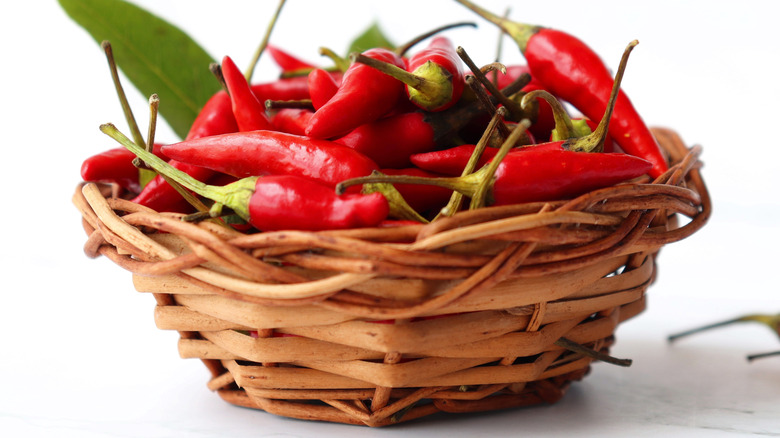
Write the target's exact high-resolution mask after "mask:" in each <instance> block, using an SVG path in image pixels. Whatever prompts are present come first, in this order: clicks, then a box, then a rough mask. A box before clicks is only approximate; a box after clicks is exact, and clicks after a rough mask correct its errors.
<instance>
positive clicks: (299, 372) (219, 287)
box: [74, 129, 711, 426]
mask: <svg viewBox="0 0 780 438" xmlns="http://www.w3.org/2000/svg"><path fill="white" fill-rule="evenodd" d="M653 132H654V134H655V135H656V137H657V138H658V140H659V143H660V144H661V145H662V147H663V149H664V150H665V151H666V152H667V154H668V157H669V160H670V162H671V163H673V166H672V168H671V170H670V171H669V172H668V173H666V174H665V175H664V176H662V177H661V178H659V179H658V180H657V181H655V182H652V183H651V182H649V181H645V182H643V181H639V182H635V183H631V184H623V185H618V186H615V187H610V188H608V189H604V190H598V191H594V192H591V193H588V194H586V195H584V196H581V197H579V198H577V199H574V200H570V201H561V202H552V203H546V204H536V203H534V204H523V205H514V206H508V207H490V208H484V209H480V210H476V211H471V212H463V213H460V214H457V215H455V216H454V217H451V218H447V219H445V220H440V221H436V222H434V223H432V224H429V225H419V226H405V227H397V228H385V229H355V230H347V231H327V232H297V231H290V232H272V233H258V234H253V235H244V234H241V233H238V232H236V231H232V230H228V229H226V228H224V227H221V226H219V225H215V224H213V223H210V222H204V223H200V224H197V225H196V224H192V223H184V222H182V221H180V220H178V217H177V216H176V215H173V214H159V213H156V212H154V211H150V210H148V209H146V208H144V207H141V206H139V205H137V204H133V203H131V202H129V201H126V200H123V199H121V198H117V197H114V196H112V194H111V190H110V188H109V187H100V186H96V185H94V184H83V185H81V186H79V189H78V190H77V192H76V194H75V196H74V203H75V204H76V206H77V207H78V208H79V209H80V211H81V213H82V215H83V223H84V227H85V229H86V232H87V234H88V236H89V238H88V240H87V243H86V245H85V251H86V253H87V255H89V256H91V257H97V256H100V255H103V256H106V257H108V258H110V259H111V260H113V261H114V262H115V263H116V264H118V265H119V266H121V267H123V268H125V269H127V270H129V271H132V272H133V273H134V275H133V279H134V284H135V287H136V289H137V290H139V291H143V292H151V293H153V295H154V297H155V299H156V302H157V307H156V310H155V322H156V324H157V326H158V327H159V328H160V329H163V330H177V331H178V332H179V333H180V336H181V338H180V341H179V352H180V355H181V356H182V357H184V358H199V359H201V360H202V361H203V363H204V364H205V365H206V366H207V367H208V369H209V370H210V372H211V374H212V379H211V380H210V381H209V382H208V388H209V389H211V390H212V391H216V392H217V393H218V394H219V395H220V396H221V397H222V398H223V399H224V400H226V401H228V402H230V403H233V404H236V405H240V406H245V407H250V408H256V409H262V410H264V411H267V412H270V413H273V414H277V415H281V416H287V417H294V418H300V419H309V420H323V421H330V422H341V423H351V424H360V425H369V426H383V425H388V424H392V423H395V422H399V421H406V420H411V419H415V418H420V417H423V416H426V415H430V414H433V413H437V412H441V411H445V412H452V413H463V412H474V411H484V410H494V409H503V408H509V407H517V406H527V405H533V404H540V403H552V402H555V401H557V400H558V399H560V398H561V397H562V395H563V394H564V392H565V391H566V389H567V388H568V387H569V385H570V383H571V382H572V381H576V380H580V379H581V378H582V377H583V376H585V375H586V374H587V372H588V371H589V367H590V363H591V361H592V359H590V358H589V357H587V356H584V355H582V354H579V353H575V352H572V351H571V350H570V349H566V348H563V347H561V346H559V344H560V342H558V341H559V340H560V339H563V338H565V339H568V340H571V341H573V342H575V343H578V344H581V345H584V346H586V347H589V348H591V349H594V350H597V351H601V352H608V348H609V346H610V345H611V344H612V343H613V340H614V338H613V333H614V331H615V328H616V326H617V325H618V324H619V323H620V322H622V321H624V320H626V319H628V318H631V317H633V316H635V315H637V314H638V313H640V312H641V311H642V310H643V309H644V307H645V301H644V295H645V291H646V289H647V287H648V286H649V285H650V284H651V283H652V282H653V279H654V274H655V272H656V270H655V263H656V255H657V253H658V251H659V249H660V248H661V247H662V246H663V245H665V244H667V243H670V242H674V241H678V240H680V239H683V238H685V237H687V236H689V235H691V234H692V233H694V232H695V231H697V230H698V229H699V228H701V227H702V226H703V225H704V224H705V223H706V221H707V219H708V218H709V215H710V209H711V206H710V200H709V196H708V193H707V190H706V187H705V185H704V182H703V181H702V179H701V177H700V174H699V168H700V167H701V166H700V162H699V161H698V156H699V153H700V148H699V147H694V148H690V149H689V148H687V147H686V146H685V145H684V144H683V142H682V141H681V139H680V138H679V137H678V136H677V135H676V134H675V133H674V132H672V131H669V130H665V129H654V130H653ZM681 218H682V219H681Z"/></svg>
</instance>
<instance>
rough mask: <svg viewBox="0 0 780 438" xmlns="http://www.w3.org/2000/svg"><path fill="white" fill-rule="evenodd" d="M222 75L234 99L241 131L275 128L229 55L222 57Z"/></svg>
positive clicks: (235, 113)
mask: <svg viewBox="0 0 780 438" xmlns="http://www.w3.org/2000/svg"><path fill="white" fill-rule="evenodd" d="M222 75H223V77H224V78H225V85H226V86H227V89H228V93H229V94H230V98H231V100H232V107H233V116H234V117H235V118H236V122H237V123H238V130H239V131H256V130H258V129H274V127H273V125H272V124H271V120H270V119H269V118H268V116H267V115H266V114H265V102H261V101H260V100H259V99H258V98H257V96H256V95H255V93H254V92H253V91H252V89H251V88H250V86H249V83H248V82H247V81H246V78H245V77H244V74H243V73H242V72H241V70H239V69H238V66H236V64H235V63H234V62H233V60H232V59H231V58H230V57H229V56H225V57H224V58H222Z"/></svg>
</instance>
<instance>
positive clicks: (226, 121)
mask: <svg viewBox="0 0 780 438" xmlns="http://www.w3.org/2000/svg"><path fill="white" fill-rule="evenodd" d="M232 105H233V104H232V101H231V99H230V96H229V95H228V94H227V93H226V92H225V91H218V92H217V93H215V94H214V95H213V96H212V97H211V98H210V99H209V100H208V101H207V102H206V104H205V105H204V106H203V109H201V111H200V113H198V117H196V118H195V121H194V122H193V123H192V126H191V127H190V130H189V132H188V133H187V137H186V138H185V140H193V139H196V138H201V137H205V136H209V135H217V134H226V133H229V132H236V131H238V124H237V123H236V119H235V117H233V106H232ZM169 163H170V164H171V165H172V166H173V167H175V168H177V169H179V170H182V171H184V172H186V173H188V174H189V175H191V176H192V177H193V178H195V179H197V180H200V181H207V180H208V179H209V178H210V177H211V176H212V175H213V174H214V171H212V170H211V169H206V168H203V167H198V166H192V165H189V164H185V163H182V162H177V161H175V160H172V161H170V162H169ZM133 202H135V203H137V204H141V205H144V206H146V207H149V208H151V209H153V210H155V211H175V212H188V211H190V210H191V209H192V208H191V206H190V205H189V203H187V202H186V201H185V200H184V199H182V197H181V195H180V194H179V193H178V192H177V191H176V190H175V189H174V188H173V187H171V185H170V184H168V183H167V182H165V179H163V178H162V177H161V176H159V175H157V176H155V177H154V178H153V179H152V180H151V181H149V183H148V184H146V186H144V189H143V190H142V191H141V193H139V194H138V196H136V197H135V198H134V199H133Z"/></svg>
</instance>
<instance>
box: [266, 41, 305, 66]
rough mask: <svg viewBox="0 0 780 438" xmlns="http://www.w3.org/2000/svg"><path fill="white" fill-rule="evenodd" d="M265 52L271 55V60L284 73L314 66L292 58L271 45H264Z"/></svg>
mask: <svg viewBox="0 0 780 438" xmlns="http://www.w3.org/2000/svg"><path fill="white" fill-rule="evenodd" d="M265 51H266V52H267V53H268V54H269V55H271V58H273V60H274V62H275V63H276V65H278V66H279V68H280V69H282V72H284V73H289V72H296V71H301V70H307V69H310V68H315V65H314V64H311V63H309V62H307V61H304V60H302V59H299V58H298V57H296V56H293V55H292V54H291V53H290V52H288V51H286V50H283V49H281V48H279V47H277V46H275V45H273V44H268V45H266V46H265Z"/></svg>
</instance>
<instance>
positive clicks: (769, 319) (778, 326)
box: [667, 314, 780, 342]
mask: <svg viewBox="0 0 780 438" xmlns="http://www.w3.org/2000/svg"><path fill="white" fill-rule="evenodd" d="M740 322H757V323H760V324H764V325H766V326H768V327H769V328H770V329H772V330H773V331H774V332H775V333H777V335H778V336H780V314H777V315H764V314H751V315H744V316H740V317H738V318H732V319H727V320H725V321H719V322H715V323H712V324H707V325H704V326H701V327H697V328H693V329H690V330H686V331H684V332H680V333H677V334H674V335H670V336H669V337H668V338H667V339H668V340H669V342H674V341H676V340H677V339H680V338H682V337H685V336H688V335H692V334H695V333H699V332H703V331H706V330H711V329H714V328H719V327H725V326H727V325H731V324H736V323H740Z"/></svg>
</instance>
